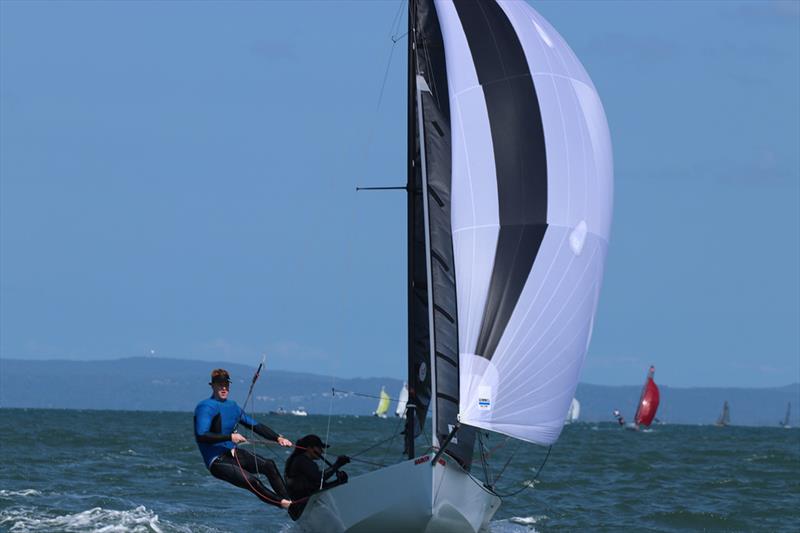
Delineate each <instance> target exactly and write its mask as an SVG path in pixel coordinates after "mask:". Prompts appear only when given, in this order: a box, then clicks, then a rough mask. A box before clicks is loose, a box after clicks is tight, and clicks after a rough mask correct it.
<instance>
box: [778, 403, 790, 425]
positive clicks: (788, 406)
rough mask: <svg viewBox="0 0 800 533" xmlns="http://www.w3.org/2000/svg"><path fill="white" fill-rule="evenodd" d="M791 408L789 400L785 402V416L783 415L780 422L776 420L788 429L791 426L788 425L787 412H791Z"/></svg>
mask: <svg viewBox="0 0 800 533" xmlns="http://www.w3.org/2000/svg"><path fill="white" fill-rule="evenodd" d="M791 410H792V402H789V403H787V404H786V416H784V417H783V421H782V422H778V423H779V424H780V425H781V426H782V427H783V428H784V429H789V428H790V427H792V426H790V425H789V413H790V412H791Z"/></svg>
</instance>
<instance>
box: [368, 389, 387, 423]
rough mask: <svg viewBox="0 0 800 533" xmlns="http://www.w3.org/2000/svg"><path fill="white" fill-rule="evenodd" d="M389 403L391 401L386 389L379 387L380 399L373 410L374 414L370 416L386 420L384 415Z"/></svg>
mask: <svg viewBox="0 0 800 533" xmlns="http://www.w3.org/2000/svg"><path fill="white" fill-rule="evenodd" d="M391 401H392V399H391V398H389V395H388V394H387V393H386V389H384V388H383V387H381V397H380V400H378V408H377V409H375V412H374V413H372V414H373V415H375V416H377V417H380V418H386V413H387V412H388V411H389V403H390V402H391Z"/></svg>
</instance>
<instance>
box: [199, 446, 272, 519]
mask: <svg viewBox="0 0 800 533" xmlns="http://www.w3.org/2000/svg"><path fill="white" fill-rule="evenodd" d="M238 454H239V451H238V450H237V455H238ZM243 467H244V464H242V467H240V466H239V464H238V463H237V462H236V459H235V458H233V457H231V455H230V454H227V453H226V454H225V455H223V456H222V457H219V458H218V459H217V460H215V461H214V462H213V463H212V464H211V468H210V471H211V475H213V476H214V477H215V478H217V479H221V480H223V481H227V482H228V483H230V484H232V485H236V486H237V487H240V488H243V489H246V490H249V491H250V492H252V493H253V494H255V495H256V496H257V497H258V499H260V500H261V501H262V502H264V503H268V504H269V505H274V506H275V507H280V506H281V500H282V499H288V498H284V497H283V496H278V495H277V494H275V493H274V492H272V491H271V490H269V489H268V488H267V487H266V486H264V484H263V483H262V482H261V480H260V479H258V477H256V476H254V475H252V474H251V473H250V472H247V471H246V470H244V468H243Z"/></svg>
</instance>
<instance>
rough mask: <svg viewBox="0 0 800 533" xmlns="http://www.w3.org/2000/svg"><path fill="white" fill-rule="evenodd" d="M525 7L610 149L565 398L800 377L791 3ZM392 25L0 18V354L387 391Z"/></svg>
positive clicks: (280, 10)
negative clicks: (587, 81)
mask: <svg viewBox="0 0 800 533" xmlns="http://www.w3.org/2000/svg"><path fill="white" fill-rule="evenodd" d="M532 4H533V6H534V7H535V8H536V9H537V10H538V11H539V12H540V13H541V14H542V15H544V16H545V17H546V18H547V19H548V20H549V21H550V22H551V23H552V24H553V26H554V27H555V28H556V29H558V31H559V32H560V33H561V34H562V35H563V36H564V37H565V39H566V40H567V42H569V43H570V45H571V46H572V48H573V50H574V51H575V53H576V54H577V56H578V57H579V58H580V59H581V61H582V62H583V64H584V66H585V67H586V69H587V71H588V72H589V74H590V76H591V77H592V79H593V81H594V83H595V85H596V87H597V89H598V92H599V94H600V96H601V98H602V100H603V103H604V106H605V110H606V114H607V117H608V120H609V127H610V130H611V135H612V142H613V145H614V161H615V199H614V204H615V211H614V221H613V226H612V234H611V243H610V247H609V255H608V260H607V264H606V275H605V280H604V285H603V291H602V294H601V299H600V305H599V309H598V315H597V320H596V322H595V327H594V336H593V339H592V343H591V346H590V348H589V353H588V356H587V358H586V365H585V367H584V370H583V373H582V376H581V380H582V381H584V382H589V383H598V384H609V385H618V384H638V383H641V382H642V380H643V379H644V377H645V374H646V370H647V366H648V365H650V364H655V365H656V368H657V373H656V377H657V380H658V381H659V382H660V383H662V384H667V385H671V386H676V387H686V386H700V385H705V386H747V387H770V386H780V385H785V384H788V383H792V382H797V381H800V326H799V324H800V148H798V147H800V2H796V1H788V2H767V1H763V2H762V1H757V2H703V1H692V2H646V3H645V2H628V1H622V2H601V1H596V2H595V1H593V2H588V1H587V2H584V1H566V2H550V1H547V2H532ZM399 8H400V2H399V1H394V0H392V1H385V2H382V1H376V2H367V1H350V2H338V1H318V2H311V1H296V2H278V1H274V2H272V1H270V2H267V1H262V2H212V1H207V2H205V1H204V2H191V1H181V2H177V1H175V2H165V1H150V2H130V1H116V2H93V1H87V2H74V1H63V2H43V1H30V2H27V1H26V2H20V1H14V0H2V1H0V358H15V359H81V360H92V359H113V358H120V357H130V356H146V355H155V356H158V357H174V358H186V359H203V360H209V361H210V360H214V361H230V362H237V363H245V364H250V365H253V366H254V365H255V364H257V363H258V361H259V360H260V358H261V354H262V353H266V354H267V366H268V368H279V369H286V370H296V371H306V372H314V373H322V374H333V375H338V376H345V377H354V376H391V377H398V378H400V377H403V375H404V373H405V369H406V363H405V356H406V324H405V322H406V301H405V288H404V287H405V285H404V284H405V279H406V272H405V268H406V260H405V215H406V203H405V195H404V193H403V192H400V191H387V192H359V193H357V192H356V191H355V187H356V186H385V185H404V184H405V168H406V167H405V165H406V162H405V155H406V152H405V150H406V148H405V142H406V130H405V113H406V110H405V105H406V103H405V91H406V88H405V69H406V64H405V46H406V41H405V38H404V37H403V36H402V33H403V31H404V30H403V29H401V30H399V31H398V30H396V28H398V27H400V28H404V27H405V15H404V13H403V11H402V10H400V9H399ZM398 12H399V13H400V14H401V19H402V20H400V21H399V22H396V20H395V19H396V15H397V14H398ZM393 34H394V35H395V36H396V37H397V38H399V40H398V42H397V43H396V44H393V40H392V35H393ZM387 65H388V66H387ZM384 79H385V84H384ZM382 87H383V91H382V90H381V88H382Z"/></svg>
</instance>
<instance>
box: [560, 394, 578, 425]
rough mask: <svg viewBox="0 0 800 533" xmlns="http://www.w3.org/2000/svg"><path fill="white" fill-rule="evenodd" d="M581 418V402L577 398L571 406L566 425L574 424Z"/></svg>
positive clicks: (565, 421)
mask: <svg viewBox="0 0 800 533" xmlns="http://www.w3.org/2000/svg"><path fill="white" fill-rule="evenodd" d="M580 416H581V402H579V401H578V399H577V398H573V399H572V403H570V404H569V410H568V411H567V418H566V419H565V420H564V423H565V424H572V423H573V422H577V421H578V418H579V417H580Z"/></svg>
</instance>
